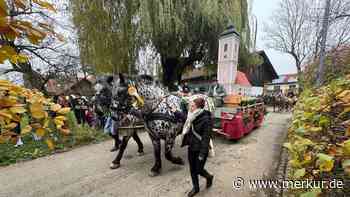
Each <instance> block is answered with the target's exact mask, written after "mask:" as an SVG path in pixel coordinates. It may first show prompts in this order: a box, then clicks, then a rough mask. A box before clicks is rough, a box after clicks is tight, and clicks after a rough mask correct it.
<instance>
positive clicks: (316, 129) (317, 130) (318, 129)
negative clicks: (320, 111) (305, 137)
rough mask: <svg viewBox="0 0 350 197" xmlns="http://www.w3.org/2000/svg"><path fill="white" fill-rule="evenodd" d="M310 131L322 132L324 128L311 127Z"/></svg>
mask: <svg viewBox="0 0 350 197" xmlns="http://www.w3.org/2000/svg"><path fill="white" fill-rule="evenodd" d="M309 130H310V131H312V132H319V131H322V127H310V129H309Z"/></svg>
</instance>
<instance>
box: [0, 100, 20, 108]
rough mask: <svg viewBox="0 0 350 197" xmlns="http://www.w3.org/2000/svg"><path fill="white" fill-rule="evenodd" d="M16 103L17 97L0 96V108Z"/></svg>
mask: <svg viewBox="0 0 350 197" xmlns="http://www.w3.org/2000/svg"><path fill="white" fill-rule="evenodd" d="M16 103H17V99H15V98H10V97H6V98H0V108H5V107H12V106H13V105H15V104H16Z"/></svg>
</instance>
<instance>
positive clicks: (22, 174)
mask: <svg viewBox="0 0 350 197" xmlns="http://www.w3.org/2000/svg"><path fill="white" fill-rule="evenodd" d="M290 118H291V114H287V113H286V114H277V113H269V114H268V115H267V116H266V120H265V121H264V124H263V126H262V127H261V128H259V129H257V130H255V131H254V132H253V133H251V134H249V135H248V136H245V137H244V138H243V139H241V140H239V141H228V140H226V139H224V138H223V137H221V136H216V137H215V139H214V144H215V150H216V156H215V157H214V158H209V160H208V163H207V169H208V171H209V172H211V173H213V174H214V175H215V178H214V185H213V187H212V188H211V189H209V190H206V189H205V186H204V185H205V180H204V179H201V182H200V184H201V192H200V194H199V195H198V196H204V197H209V196H213V197H214V196H215V197H232V196H237V197H238V196H239V197H245V196H267V194H265V193H264V191H262V190H258V191H254V190H250V189H249V187H248V186H244V187H243V189H241V190H239V191H237V190H234V189H233V186H232V185H233V184H232V182H233V180H234V179H235V177H242V178H243V179H245V183H247V182H248V180H249V179H262V178H264V179H266V178H268V177H271V175H272V174H273V173H274V171H275V169H276V166H277V163H278V157H279V154H280V149H281V144H282V142H283V140H284V137H285V135H286V132H287V125H288V123H289V121H290ZM140 137H141V139H142V141H143V142H144V144H145V152H146V155H144V156H142V157H138V156H136V152H137V147H136V143H135V142H134V141H133V140H132V139H131V140H130V142H129V146H128V148H127V150H126V152H125V156H124V159H123V160H122V166H121V168H119V169H117V170H110V169H109V164H110V162H111V161H112V160H113V158H114V156H115V154H116V153H110V152H109V149H110V148H111V146H112V141H106V142H103V143H101V144H95V145H90V146H84V147H81V148H78V149H75V150H72V151H70V152H66V153H61V154H56V155H52V156H49V157H44V158H40V159H36V160H33V161H29V162H24V163H19V164H15V165H12V166H9V167H3V168H0V197H43V196H48V197H78V196H84V197H85V196H87V197H100V196H101V197H137V196H142V197H145V196H147V197H156V196H159V197H178V196H179V197H182V196H186V193H187V192H188V191H189V190H190V189H191V180H190V175H189V169H188V162H187V153H186V149H182V148H180V147H179V142H177V145H176V147H175V149H174V153H175V155H179V156H181V157H182V158H184V159H185V160H186V164H185V166H176V165H173V164H171V163H170V162H168V161H167V160H166V159H165V158H164V155H163V156H162V157H163V165H162V167H163V168H162V173H161V175H160V176H157V177H149V176H148V172H149V170H150V168H151V167H152V165H153V151H152V145H151V142H150V140H149V138H148V136H147V134H146V133H141V134H140ZM162 148H163V147H162Z"/></svg>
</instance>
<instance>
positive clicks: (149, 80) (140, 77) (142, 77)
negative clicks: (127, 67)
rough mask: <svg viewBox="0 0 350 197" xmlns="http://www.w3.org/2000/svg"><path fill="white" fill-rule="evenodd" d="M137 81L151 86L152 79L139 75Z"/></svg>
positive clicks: (148, 76)
mask: <svg viewBox="0 0 350 197" xmlns="http://www.w3.org/2000/svg"><path fill="white" fill-rule="evenodd" d="M137 79H138V80H141V81H143V82H145V83H146V84H153V82H154V79H153V77H152V76H150V75H140V76H138V77H137Z"/></svg>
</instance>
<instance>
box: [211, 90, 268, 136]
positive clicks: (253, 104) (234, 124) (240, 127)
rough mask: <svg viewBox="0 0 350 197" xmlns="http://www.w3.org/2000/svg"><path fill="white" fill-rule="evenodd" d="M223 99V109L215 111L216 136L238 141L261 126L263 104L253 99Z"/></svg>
mask: <svg viewBox="0 0 350 197" xmlns="http://www.w3.org/2000/svg"><path fill="white" fill-rule="evenodd" d="M231 97H232V98H226V99H225V101H226V102H225V105H224V107H219V108H217V109H216V111H215V119H216V123H217V124H215V129H214V131H215V132H217V133H218V134H221V135H223V136H225V137H226V138H228V139H236V140H237V139H240V138H242V137H243V136H244V135H246V134H248V133H250V132H252V131H253V130H254V129H255V128H258V127H260V126H261V124H262V122H263V119H264V115H265V106H264V103H263V102H261V101H260V100H259V99H256V98H254V97H244V98H242V97H238V96H231Z"/></svg>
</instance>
